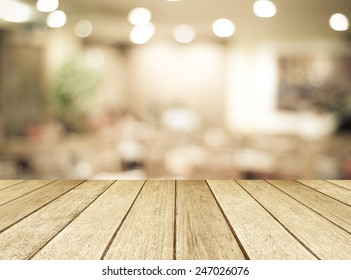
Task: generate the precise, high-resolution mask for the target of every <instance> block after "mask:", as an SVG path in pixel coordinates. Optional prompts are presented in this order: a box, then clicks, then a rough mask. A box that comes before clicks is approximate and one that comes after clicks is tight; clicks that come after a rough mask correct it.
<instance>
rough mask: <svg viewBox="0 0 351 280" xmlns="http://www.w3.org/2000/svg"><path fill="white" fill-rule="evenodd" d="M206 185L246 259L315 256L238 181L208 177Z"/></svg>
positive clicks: (302, 258) (300, 258) (288, 258)
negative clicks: (228, 223)
mask: <svg viewBox="0 0 351 280" xmlns="http://www.w3.org/2000/svg"><path fill="white" fill-rule="evenodd" d="M208 184H209V186H210V188H211V189H212V191H213V194H214V195H215V197H216V199H217V201H218V203H219V204H220V205H221V207H222V209H223V212H224V214H225V215H226V217H227V219H228V221H229V222H230V224H231V226H232V228H234V230H235V233H236V235H237V236H238V238H239V240H240V241H241V243H242V245H243V247H244V249H245V251H246V253H247V254H248V256H249V257H250V259H252V260H308V259H316V258H315V257H314V256H313V255H312V254H311V253H310V252H309V251H308V250H307V249H306V248H305V247H304V246H303V245H302V244H300V243H299V242H298V241H297V240H296V239H295V238H294V237H293V236H292V235H291V234H290V233H289V232H288V231H287V230H286V229H284V227H283V226H282V225H281V224H280V223H278V222H277V221H276V220H275V219H274V218H273V217H272V216H271V215H270V214H269V213H268V212H267V211H266V210H265V209H264V208H263V207H262V206H261V205H259V204H258V203H257V202H256V201H255V200H254V199H253V198H252V197H251V196H250V195H249V194H248V193H247V192H246V191H245V190H244V189H243V188H242V187H241V186H240V185H238V183H236V182H235V181H224V180H209V181H208Z"/></svg>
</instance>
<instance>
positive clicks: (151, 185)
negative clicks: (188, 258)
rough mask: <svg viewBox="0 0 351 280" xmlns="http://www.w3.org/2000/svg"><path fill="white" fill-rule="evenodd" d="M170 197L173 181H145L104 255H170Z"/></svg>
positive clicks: (158, 257) (152, 257) (146, 257)
mask: <svg viewBox="0 0 351 280" xmlns="http://www.w3.org/2000/svg"><path fill="white" fill-rule="evenodd" d="M174 198H175V182H174V181H147V182H146V183H145V185H144V187H143V189H142V191H141V192H140V194H139V196H138V198H137V199H136V201H135V203H134V205H133V207H132V208H131V210H130V213H129V214H128V216H127V217H126V219H125V221H124V223H123V224H122V226H121V228H120V229H119V231H118V232H117V235H116V236H115V238H114V240H113V242H112V244H111V246H110V247H109V250H108V251H107V253H106V255H105V257H104V259H135V260H170V259H172V258H173V233H174V228H173V227H174V203H175V199H174Z"/></svg>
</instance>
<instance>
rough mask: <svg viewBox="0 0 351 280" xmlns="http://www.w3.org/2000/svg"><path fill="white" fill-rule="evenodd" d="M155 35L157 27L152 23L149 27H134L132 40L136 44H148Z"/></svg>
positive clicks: (131, 35) (131, 34)
mask: <svg viewBox="0 0 351 280" xmlns="http://www.w3.org/2000/svg"><path fill="white" fill-rule="evenodd" d="M154 33H155V26H154V25H153V24H152V23H149V24H148V25H140V26H134V28H133V29H132V31H131V33H130V40H131V41H132V42H133V43H134V44H138V45H142V44H146V43H147V42H148V41H149V40H150V39H151V37H152V36H153V35H154Z"/></svg>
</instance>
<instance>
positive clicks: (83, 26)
mask: <svg viewBox="0 0 351 280" xmlns="http://www.w3.org/2000/svg"><path fill="white" fill-rule="evenodd" d="M92 31H93V25H92V23H91V21H89V20H87V19H83V20H81V21H79V22H78V23H77V24H76V27H75V34H76V35H77V36H78V37H81V38H84V37H88V36H89V35H90V34H91V33H92Z"/></svg>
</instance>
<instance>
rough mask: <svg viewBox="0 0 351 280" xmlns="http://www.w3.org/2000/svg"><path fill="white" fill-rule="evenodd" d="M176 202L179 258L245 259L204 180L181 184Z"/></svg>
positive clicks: (179, 182) (180, 182) (178, 183)
mask: <svg viewBox="0 0 351 280" xmlns="http://www.w3.org/2000/svg"><path fill="white" fill-rule="evenodd" d="M176 203H177V215H176V218H177V220H176V234H177V236H176V241H177V242H176V257H177V259H179V260H190V259H203V260H204V259H212V260H215V259H219V260H228V259H229V260H230V259H245V256H244V254H243V252H242V251H241V249H240V247H239V244H238V243H237V241H236V239H235V237H234V235H233V233H232V231H231V229H230V227H229V225H228V224H227V222H226V220H225V218H224V216H223V214H222V212H221V210H220V209H219V208H218V205H217V203H216V201H215V199H214V197H213V195H212V193H211V191H210V189H209V188H208V186H207V184H206V182H205V181H178V182H177V202H176Z"/></svg>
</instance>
